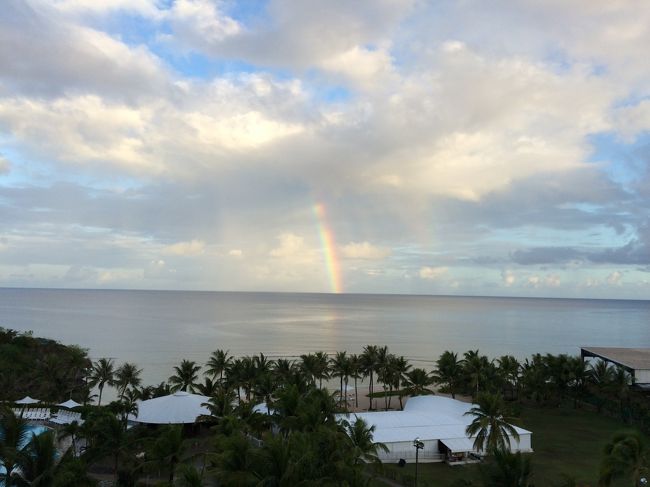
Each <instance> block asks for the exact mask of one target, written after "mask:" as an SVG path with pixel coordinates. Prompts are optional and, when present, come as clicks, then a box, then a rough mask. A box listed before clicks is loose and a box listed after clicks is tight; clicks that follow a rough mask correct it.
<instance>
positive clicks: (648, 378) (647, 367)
mask: <svg viewBox="0 0 650 487" xmlns="http://www.w3.org/2000/svg"><path fill="white" fill-rule="evenodd" d="M580 355H581V356H582V360H584V359H585V358H598V359H601V360H605V361H606V362H610V363H612V364H614V365H617V366H619V367H623V368H624V369H625V370H627V371H628V372H629V373H630V375H631V376H632V383H633V384H634V385H636V386H637V387H639V388H641V389H647V390H650V348H616V347H582V348H581V349H580Z"/></svg>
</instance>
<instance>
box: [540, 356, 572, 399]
mask: <svg viewBox="0 0 650 487" xmlns="http://www.w3.org/2000/svg"><path fill="white" fill-rule="evenodd" d="M544 360H545V362H546V367H547V370H548V372H549V377H550V379H551V383H552V384H553V385H554V386H555V392H556V394H557V395H558V397H559V399H560V401H561V402H562V401H563V400H564V397H565V396H566V393H567V391H568V389H569V384H570V382H571V379H572V378H571V361H570V359H569V356H568V355H567V354H565V353H563V354H560V355H551V354H546V357H545V358H544Z"/></svg>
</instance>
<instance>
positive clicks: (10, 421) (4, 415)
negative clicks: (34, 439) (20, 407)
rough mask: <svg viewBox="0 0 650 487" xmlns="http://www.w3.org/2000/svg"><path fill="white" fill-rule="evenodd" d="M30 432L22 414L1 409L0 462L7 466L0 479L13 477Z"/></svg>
mask: <svg viewBox="0 0 650 487" xmlns="http://www.w3.org/2000/svg"><path fill="white" fill-rule="evenodd" d="M30 434H31V433H30V430H29V426H28V424H27V421H26V420H24V419H23V417H22V416H16V415H15V414H14V413H13V411H11V410H10V409H9V408H4V409H3V410H2V411H0V463H1V464H2V465H4V467H5V473H4V477H3V476H2V475H3V474H0V480H2V479H4V480H7V479H10V478H11V475H12V473H13V471H14V469H15V468H16V466H17V463H18V457H19V454H20V450H21V448H22V447H23V446H24V445H25V444H26V443H27V442H28V441H29V438H30ZM7 485H8V484H7Z"/></svg>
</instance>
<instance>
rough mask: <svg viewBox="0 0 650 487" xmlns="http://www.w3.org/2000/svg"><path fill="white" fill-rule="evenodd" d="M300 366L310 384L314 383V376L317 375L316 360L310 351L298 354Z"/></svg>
mask: <svg viewBox="0 0 650 487" xmlns="http://www.w3.org/2000/svg"><path fill="white" fill-rule="evenodd" d="M300 362H301V363H300V367H301V368H302V370H303V372H304V373H305V374H306V375H307V377H308V378H309V381H310V382H311V384H313V385H316V376H317V375H318V367H319V365H318V360H317V358H316V356H315V355H314V354H312V353H309V354H303V355H301V356H300Z"/></svg>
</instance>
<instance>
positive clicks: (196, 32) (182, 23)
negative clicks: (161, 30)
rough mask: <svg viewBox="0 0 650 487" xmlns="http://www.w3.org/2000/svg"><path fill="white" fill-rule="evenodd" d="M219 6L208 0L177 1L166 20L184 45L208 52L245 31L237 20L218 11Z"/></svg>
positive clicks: (168, 12)
mask: <svg viewBox="0 0 650 487" xmlns="http://www.w3.org/2000/svg"><path fill="white" fill-rule="evenodd" d="M219 4H220V2H213V1H209V0H176V1H175V2H174V3H173V4H172V7H171V9H170V10H169V11H167V12H166V17H167V19H168V20H169V21H170V23H171V26H172V28H173V29H174V30H175V33H176V35H177V36H178V38H180V39H182V41H183V42H184V43H186V44H187V45H190V46H193V47H197V48H200V49H206V48H207V49H209V48H210V46H212V45H215V44H218V43H219V42H220V41H223V40H224V39H226V38H227V37H230V36H234V35H236V34H239V33H240V32H241V31H242V28H241V26H240V25H239V23H238V22H237V21H236V20H234V19H232V18H230V17H228V16H227V15H225V14H224V13H223V12H222V11H221V10H220V9H219Z"/></svg>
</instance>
